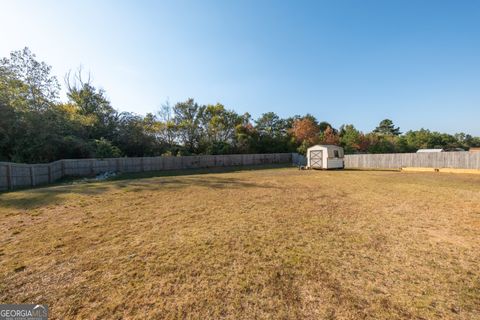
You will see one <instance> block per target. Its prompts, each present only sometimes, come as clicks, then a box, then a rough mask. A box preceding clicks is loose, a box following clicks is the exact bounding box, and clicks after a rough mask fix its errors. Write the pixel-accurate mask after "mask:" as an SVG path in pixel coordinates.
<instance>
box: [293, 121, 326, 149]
mask: <svg viewBox="0 0 480 320" xmlns="http://www.w3.org/2000/svg"><path fill="white" fill-rule="evenodd" d="M291 133H292V136H293V138H294V139H295V141H296V142H297V143H300V144H302V143H303V142H306V144H307V145H310V146H311V145H314V144H315V143H317V141H318V134H319V133H320V129H319V128H318V125H317V123H316V122H315V121H314V120H313V119H312V118H310V117H305V118H302V119H298V120H295V121H294V122H293V126H292V129H291Z"/></svg>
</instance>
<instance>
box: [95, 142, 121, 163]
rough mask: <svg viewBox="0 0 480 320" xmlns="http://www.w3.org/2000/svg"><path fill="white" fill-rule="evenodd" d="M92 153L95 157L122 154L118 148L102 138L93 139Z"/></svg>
mask: <svg viewBox="0 0 480 320" xmlns="http://www.w3.org/2000/svg"><path fill="white" fill-rule="evenodd" d="M93 149H94V151H93V152H94V155H95V157H96V158H100V159H103V158H118V157H120V156H121V155H122V152H121V151H120V149H119V148H117V147H116V146H114V145H112V143H111V142H110V141H108V140H106V139H104V138H101V139H98V140H97V139H96V140H94V141H93Z"/></svg>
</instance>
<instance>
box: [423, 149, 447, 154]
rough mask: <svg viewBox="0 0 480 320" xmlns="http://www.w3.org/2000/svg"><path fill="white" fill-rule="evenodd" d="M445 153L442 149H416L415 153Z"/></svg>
mask: <svg viewBox="0 0 480 320" xmlns="http://www.w3.org/2000/svg"><path fill="white" fill-rule="evenodd" d="M429 152H445V150H443V149H418V150H417V153H429Z"/></svg>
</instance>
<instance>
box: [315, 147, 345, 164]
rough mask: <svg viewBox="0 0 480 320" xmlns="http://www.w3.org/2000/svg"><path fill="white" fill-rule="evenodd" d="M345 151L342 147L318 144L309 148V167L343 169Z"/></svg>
mask: <svg viewBox="0 0 480 320" xmlns="http://www.w3.org/2000/svg"><path fill="white" fill-rule="evenodd" d="M343 158H344V153H343V148H342V147H337V146H333V145H316V146H313V147H310V148H308V149H307V167H308V168H309V169H343V168H344V167H345V164H344V161H343V160H344V159H343Z"/></svg>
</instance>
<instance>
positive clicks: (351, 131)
mask: <svg viewBox="0 0 480 320" xmlns="http://www.w3.org/2000/svg"><path fill="white" fill-rule="evenodd" d="M339 131H340V132H339V136H340V145H341V146H342V147H343V148H344V150H345V153H347V154H348V153H355V152H357V151H358V150H359V149H360V148H359V144H360V139H361V135H362V133H361V132H360V131H358V130H357V129H356V128H355V126H354V125H353V124H346V125H343V126H341V127H340V130H339Z"/></svg>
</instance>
